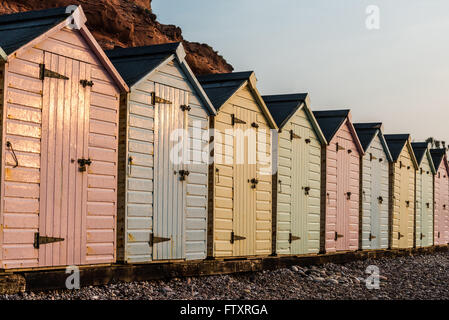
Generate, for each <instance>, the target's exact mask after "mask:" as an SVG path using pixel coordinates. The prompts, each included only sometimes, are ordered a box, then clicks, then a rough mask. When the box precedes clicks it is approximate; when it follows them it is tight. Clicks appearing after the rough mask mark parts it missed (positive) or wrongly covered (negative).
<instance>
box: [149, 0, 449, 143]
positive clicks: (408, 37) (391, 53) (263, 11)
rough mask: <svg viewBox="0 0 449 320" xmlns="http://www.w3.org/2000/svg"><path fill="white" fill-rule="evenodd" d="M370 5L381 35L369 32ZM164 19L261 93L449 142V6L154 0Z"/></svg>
mask: <svg viewBox="0 0 449 320" xmlns="http://www.w3.org/2000/svg"><path fill="white" fill-rule="evenodd" d="M370 5H376V6H377V7H378V8H379V18H380V20H379V22H380V24H379V29H377V30H369V29H368V28H367V27H366V20H367V18H368V14H367V13H366V9H367V7H368V6H370ZM152 6H153V11H154V13H155V14H156V15H157V16H158V20H159V21H160V22H161V23H165V24H175V25H177V26H179V27H181V28H182V30H183V35H184V37H185V39H186V40H190V41H195V42H202V43H207V44H209V45H211V46H212V47H213V48H214V49H215V50H217V51H219V53H220V54H222V55H223V56H224V57H225V58H226V59H227V61H228V62H229V63H230V64H232V65H233V66H234V68H235V71H246V70H254V71H255V72H256V76H257V78H258V80H259V82H258V87H259V90H260V91H261V93H262V94H281V93H296V92H309V93H310V95H311V101H312V108H313V109H314V110H325V109H340V108H349V109H351V110H352V115H353V119H354V121H355V122H362V121H363V122H365V121H369V122H377V121H381V122H383V123H384V128H385V132H386V133H410V134H412V138H413V140H414V141H420V140H424V139H425V138H427V137H429V136H433V137H435V138H436V139H441V140H446V141H448V142H449V129H448V125H447V123H449V39H448V38H449V1H448V0H394V1H392V0H276V1H274V0H271V1H269V0H225V1H222V0H188V1H186V0H153V3H152Z"/></svg>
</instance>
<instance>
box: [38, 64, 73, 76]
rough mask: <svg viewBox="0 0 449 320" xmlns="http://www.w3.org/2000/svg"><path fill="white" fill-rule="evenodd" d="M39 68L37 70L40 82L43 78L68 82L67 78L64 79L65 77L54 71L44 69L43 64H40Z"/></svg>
mask: <svg viewBox="0 0 449 320" xmlns="http://www.w3.org/2000/svg"><path fill="white" fill-rule="evenodd" d="M39 68H40V70H39V78H40V79H41V80H44V79H45V78H54V79H62V80H69V78H68V77H66V76H64V75H62V74H59V73H57V72H55V71H51V70H48V69H45V64H43V63H41V64H40V65H39Z"/></svg>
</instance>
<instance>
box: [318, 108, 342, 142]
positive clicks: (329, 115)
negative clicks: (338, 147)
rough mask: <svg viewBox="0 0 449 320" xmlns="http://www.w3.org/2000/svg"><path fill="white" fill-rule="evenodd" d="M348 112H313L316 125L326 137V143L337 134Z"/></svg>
mask: <svg viewBox="0 0 449 320" xmlns="http://www.w3.org/2000/svg"><path fill="white" fill-rule="evenodd" d="M349 112H350V110H329V111H314V112H313V114H314V115H315V118H316V120H317V121H318V124H319V125H320V127H321V131H323V134H324V136H325V137H326V140H327V142H330V141H331V140H332V138H333V137H334V135H335V134H336V133H337V132H338V129H340V127H341V125H342V124H343V123H344V121H345V120H346V118H347V117H348V115H349Z"/></svg>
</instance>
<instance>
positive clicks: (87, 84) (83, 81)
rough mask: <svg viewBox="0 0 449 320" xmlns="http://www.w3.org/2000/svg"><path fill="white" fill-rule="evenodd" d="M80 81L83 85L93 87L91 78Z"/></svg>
mask: <svg viewBox="0 0 449 320" xmlns="http://www.w3.org/2000/svg"><path fill="white" fill-rule="evenodd" d="M80 83H81V84H82V86H83V87H84V88H85V87H93V86H94V83H93V81H89V80H80Z"/></svg>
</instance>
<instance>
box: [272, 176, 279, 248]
mask: <svg viewBox="0 0 449 320" xmlns="http://www.w3.org/2000/svg"><path fill="white" fill-rule="evenodd" d="M278 177H279V173H278V171H277V170H276V173H275V174H273V175H272V182H271V183H272V185H271V192H272V199H273V201H272V203H271V217H272V218H271V228H272V229H271V237H272V238H271V251H272V254H273V255H276V254H277V221H278V220H277V205H278Z"/></svg>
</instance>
